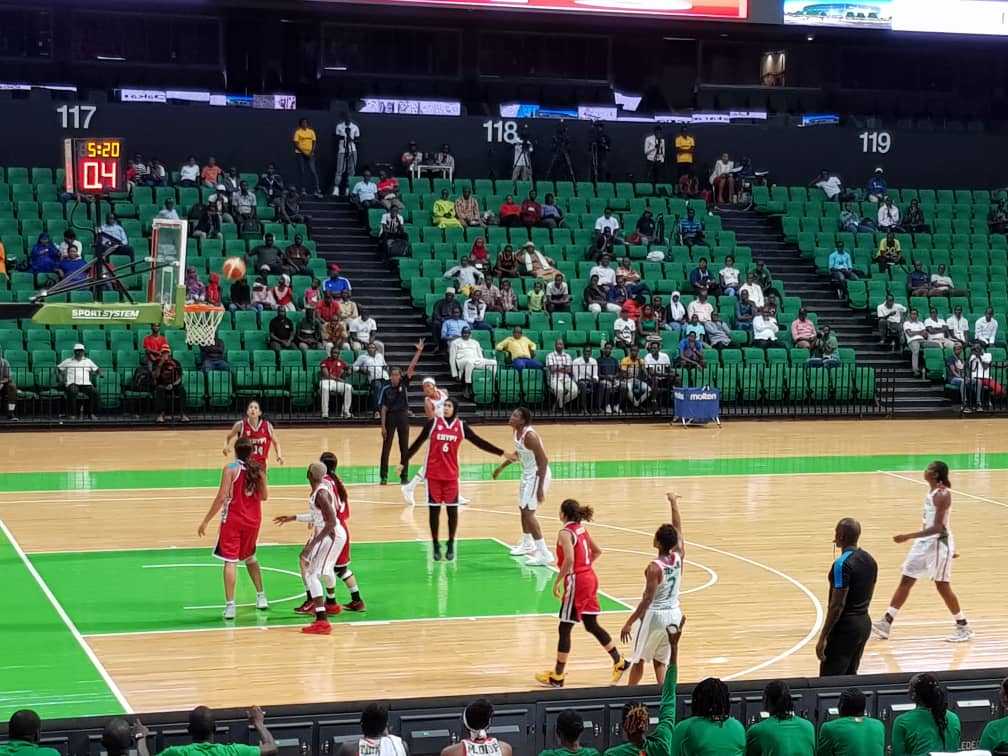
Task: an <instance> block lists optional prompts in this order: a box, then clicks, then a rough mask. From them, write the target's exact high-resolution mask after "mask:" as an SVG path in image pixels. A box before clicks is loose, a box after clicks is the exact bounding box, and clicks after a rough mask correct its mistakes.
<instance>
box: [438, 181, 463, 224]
mask: <svg viewBox="0 0 1008 756" xmlns="http://www.w3.org/2000/svg"><path fill="white" fill-rule="evenodd" d="M431 225H432V226H436V227H438V228H461V227H462V223H461V222H460V221H459V219H458V218H456V217H455V203H454V202H452V201H451V200H450V199H448V190H447V189H442V190H441V198H440V199H438V200H435V201H434V205H433V207H431Z"/></svg>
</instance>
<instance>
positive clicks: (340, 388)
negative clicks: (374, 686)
mask: <svg viewBox="0 0 1008 756" xmlns="http://www.w3.org/2000/svg"><path fill="white" fill-rule="evenodd" d="M319 370H320V374H321V378H320V380H319V397H320V398H321V400H322V419H323V420H325V419H328V417H329V400H330V398H331V396H332V395H333V394H338V395H339V396H340V397H342V399H343V411H342V413H341V414H342V416H343V417H344V418H349V417H350V403H351V402H352V401H353V386H351V385H350V382H349V381H346V380H343V374H344V373H346V372H348V371H349V370H350V366H349V365H347V364H346V362H345V361H344V360H343V359H341V358H340V350H339V347H333V348H332V349H330V350H329V356H328V357H326V358H325V359H324V360H322V363H321V365H320V366H319ZM362 716H363V715H362Z"/></svg>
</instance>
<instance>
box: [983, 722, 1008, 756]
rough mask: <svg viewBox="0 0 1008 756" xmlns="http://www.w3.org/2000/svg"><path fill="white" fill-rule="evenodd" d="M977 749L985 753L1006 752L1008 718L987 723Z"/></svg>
mask: <svg viewBox="0 0 1008 756" xmlns="http://www.w3.org/2000/svg"><path fill="white" fill-rule="evenodd" d="M977 748H979V749H980V750H987V751H1008V717H1002V718H1001V719H995V720H993V721H991V722H988V723H987V726H986V727H984V728H983V734H982V735H981V736H980V742H979V743H977Z"/></svg>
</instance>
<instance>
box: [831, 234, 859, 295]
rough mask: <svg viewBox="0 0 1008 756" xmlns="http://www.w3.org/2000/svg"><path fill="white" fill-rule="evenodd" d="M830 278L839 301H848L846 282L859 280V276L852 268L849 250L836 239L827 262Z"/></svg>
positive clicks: (852, 262) (852, 263)
mask: <svg viewBox="0 0 1008 756" xmlns="http://www.w3.org/2000/svg"><path fill="white" fill-rule="evenodd" d="M827 264H828V266H829V272H830V279H831V280H832V281H833V286H834V288H835V289H836V293H837V299H839V300H840V301H841V302H846V301H848V296H847V282H848V281H859V280H861V279H860V276H859V275H858V274H857V272H856V271H855V270H854V261H853V260H851V256H850V252H848V251H847V250H846V249H845V248H844V243H843V242H842V241H840V240H837V243H836V248H835V249H834V250H833V251H832V252H830V256H829V262H828V263H827Z"/></svg>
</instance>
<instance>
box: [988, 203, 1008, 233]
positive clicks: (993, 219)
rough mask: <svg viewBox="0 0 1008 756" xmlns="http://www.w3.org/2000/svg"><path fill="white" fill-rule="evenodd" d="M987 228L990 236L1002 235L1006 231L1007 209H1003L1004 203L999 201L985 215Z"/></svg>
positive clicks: (1007, 225) (1007, 229)
mask: <svg viewBox="0 0 1008 756" xmlns="http://www.w3.org/2000/svg"><path fill="white" fill-rule="evenodd" d="M987 228H988V229H990V232H991V233H992V234H1003V233H1005V232H1006V231H1008V209H1006V208H1005V201H1004V200H1003V199H999V200H998V201H997V203H996V204H995V205H994V206H993V207H991V209H990V212H989V213H987Z"/></svg>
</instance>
